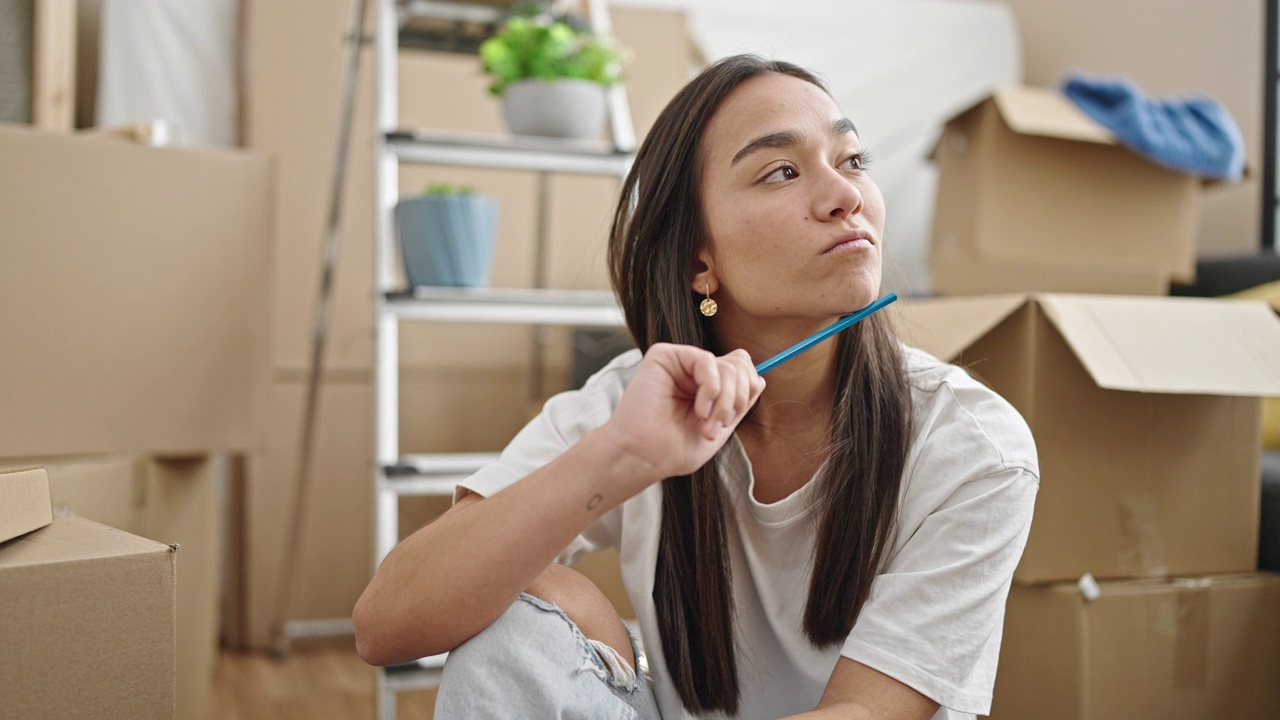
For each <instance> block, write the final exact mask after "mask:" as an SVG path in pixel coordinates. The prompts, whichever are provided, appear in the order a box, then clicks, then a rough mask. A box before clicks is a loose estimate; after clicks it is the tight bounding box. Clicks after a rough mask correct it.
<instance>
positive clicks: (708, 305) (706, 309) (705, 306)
mask: <svg viewBox="0 0 1280 720" xmlns="http://www.w3.org/2000/svg"><path fill="white" fill-rule="evenodd" d="M698 309H699V310H701V311H702V314H703V315H706V316H707V317H711V316H712V315H715V314H716V310H718V309H719V307H718V306H717V305H716V301H715V300H712V299H711V283H707V297H706V299H704V300H703V301H702V302H701V303H699V304H698Z"/></svg>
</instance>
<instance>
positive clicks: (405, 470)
mask: <svg viewBox="0 0 1280 720" xmlns="http://www.w3.org/2000/svg"><path fill="white" fill-rule="evenodd" d="M497 459H498V453H438V454H437V453H433V454H429V455H405V456H404V457H401V458H400V460H399V461H398V462H397V463H396V464H395V465H388V466H387V467H386V468H385V471H386V473H387V476H388V477H390V476H392V475H395V476H412V475H418V476H431V475H460V474H461V475H470V474H472V473H474V472H475V471H477V470H479V469H480V468H482V467H484V466H485V465H488V464H489V463H491V462H493V461H494V460H497Z"/></svg>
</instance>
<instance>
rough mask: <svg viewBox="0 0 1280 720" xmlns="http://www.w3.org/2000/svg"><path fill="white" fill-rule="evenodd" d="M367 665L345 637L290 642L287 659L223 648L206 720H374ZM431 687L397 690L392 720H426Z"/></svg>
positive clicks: (432, 694) (371, 677)
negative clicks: (394, 719) (396, 713)
mask: <svg viewBox="0 0 1280 720" xmlns="http://www.w3.org/2000/svg"><path fill="white" fill-rule="evenodd" d="M374 682H375V675H374V670H373V668H371V667H369V666H368V665H366V664H365V663H364V661H362V660H361V659H360V657H359V656H358V655H356V651H355V645H354V644H353V642H352V641H351V640H350V639H349V638H344V639H340V640H324V641H308V642H307V643H306V644H305V645H304V644H295V645H294V648H293V652H292V653H291V654H290V655H289V657H288V658H287V659H284V660H279V661H277V660H274V659H272V658H271V657H270V656H269V655H267V654H249V653H240V652H232V651H223V652H222V653H221V654H220V655H219V657H218V665H217V668H216V670H215V671H214V679H213V700H212V702H213V708H212V712H211V713H210V718H211V720H303V719H304V718H305V719H306V720H328V719H329V718H332V719H333V720H374V715H375V712H374V710H375V707H374ZM434 704H435V692H414V693H402V694H401V695H400V701H399V716H398V720H429V718H431V708H432V706H433V705H434Z"/></svg>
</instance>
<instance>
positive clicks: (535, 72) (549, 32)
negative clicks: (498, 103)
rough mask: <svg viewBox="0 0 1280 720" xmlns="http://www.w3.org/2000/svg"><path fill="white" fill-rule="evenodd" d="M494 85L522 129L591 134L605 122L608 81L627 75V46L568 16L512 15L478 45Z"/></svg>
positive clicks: (506, 112)
mask: <svg viewBox="0 0 1280 720" xmlns="http://www.w3.org/2000/svg"><path fill="white" fill-rule="evenodd" d="M480 58H481V61H482V62H483V66H484V71H485V72H486V73H488V74H490V75H492V76H493V82H492V84H491V85H490V86H489V92H491V93H493V94H494V95H498V96H500V97H501V98H502V112H503V116H504V117H505V118H506V121H507V127H508V128H509V129H510V130H511V132H513V133H515V134H517V135H545V136H551V137H563V138H594V137H598V136H599V135H600V132H601V131H602V130H603V129H604V123H605V120H606V113H605V88H607V87H610V86H611V85H614V84H615V83H617V82H618V81H619V80H620V79H621V78H622V65H623V62H624V60H625V53H624V51H623V50H622V49H621V48H620V47H619V46H618V45H617V44H616V43H615V42H614V41H613V39H612V38H610V37H607V36H604V35H600V34H596V33H592V32H590V31H589V30H588V29H587V28H585V27H584V26H583V25H582V23H581V21H580V20H577V19H576V18H574V17H573V16H570V15H562V16H558V17H557V16H552V15H549V14H547V13H537V14H525V15H517V16H515V17H512V18H509V19H508V20H507V21H506V22H505V23H503V25H502V26H501V27H500V28H499V29H498V32H497V33H495V34H494V35H493V36H492V37H490V38H489V39H487V40H485V41H484V43H483V44H482V45H481V46H480Z"/></svg>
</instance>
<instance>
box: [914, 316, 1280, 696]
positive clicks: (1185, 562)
mask: <svg viewBox="0 0 1280 720" xmlns="http://www.w3.org/2000/svg"><path fill="white" fill-rule="evenodd" d="M895 321H896V324H897V327H898V331H899V333H900V334H901V336H903V337H904V339H905V340H906V341H907V342H908V343H909V344H911V345H915V346H917V347H921V348H923V349H925V350H928V351H930V352H932V353H933V354H935V355H938V356H939V357H941V358H944V359H948V360H952V361H954V362H957V363H958V364H961V365H963V366H965V367H967V368H968V369H969V370H970V371H971V372H972V373H974V374H975V375H976V376H977V377H979V378H980V379H982V380H983V381H985V382H986V383H988V384H989V385H990V386H991V387H992V388H993V389H995V390H996V391H997V392H999V393H1001V395H1003V396H1004V397H1005V398H1006V399H1008V400H1009V402H1010V403H1012V404H1013V405H1014V407H1016V408H1017V409H1018V411H1019V412H1021V413H1022V415H1023V417H1024V418H1025V419H1026V420H1027V423H1028V425H1029V426H1030V427H1031V430H1032V433H1033V435H1034V436H1035V438H1036V445H1037V449H1038V451H1039V456H1040V470H1041V484H1040V492H1039V496H1038V498H1037V501H1036V512H1035V519H1034V521H1033V522H1032V529H1031V535H1030V537H1029V539H1028V542H1027V547H1026V552H1025V553H1024V555H1023V558H1022V561H1021V563H1020V564H1019V566H1018V568H1017V569H1016V571H1015V574H1014V580H1015V584H1014V588H1013V590H1012V592H1011V595H1010V599H1009V605H1008V615H1007V620H1006V636H1005V637H1006V641H1005V643H1004V647H1003V652H1002V656H1001V663H1000V668H1001V669H1000V680H999V682H997V684H996V698H995V704H994V707H993V711H992V717H995V718H1026V717H1054V718H1064V719H1065V718H1072V719H1075V718H1081V719H1083V718H1091V719H1096V718H1117V719H1119V718H1139V717H1142V718H1147V717H1178V718H1211V717H1224V716H1225V717H1235V718H1259V720H1261V718H1270V717H1275V715H1276V713H1277V712H1278V711H1280V685H1277V684H1276V683H1274V682H1269V681H1267V682H1264V681H1261V678H1270V679H1274V678H1275V677H1277V676H1280V652H1277V649H1280V622H1277V621H1276V619H1275V617H1274V612H1272V613H1271V615H1272V616H1273V617H1272V618H1270V619H1266V618H1260V617H1259V615H1260V613H1253V614H1241V613H1237V612H1235V609H1237V608H1249V607H1264V606H1266V604H1267V603H1270V607H1272V608H1274V607H1275V604H1274V603H1275V598H1276V596H1277V593H1280V579H1277V578H1276V577H1272V576H1269V575H1260V574H1253V573H1254V570H1255V567H1256V566H1255V563H1256V558H1257V549H1258V504H1259V497H1260V479H1259V454H1260V446H1259V443H1258V437H1259V434H1258V433H1259V424H1260V421H1261V400H1260V396H1264V395H1277V394H1280V321H1277V319H1276V317H1275V315H1274V314H1273V313H1272V312H1271V311H1270V309H1269V308H1268V307H1267V306H1266V305H1265V304H1263V303H1258V302H1236V301H1225V300H1194V299H1186V298H1136V297H1119V296H1090V295H1050V294H1043V295H1009V296H979V297H966V298H951V299H938V300H923V301H916V302H911V303H905V304H903V307H901V308H898V309H897V314H896V320H895ZM1231 574H1236V575H1231ZM1086 575H1089V576H1091V577H1093V578H1097V579H1099V580H1102V581H1103V582H1102V583H1101V586H1100V590H1099V591H1098V592H1097V593H1095V592H1093V590H1094V589H1095V588H1093V587H1090V586H1089V584H1088V583H1087V582H1086V583H1085V586H1086V589H1087V590H1089V593H1088V597H1085V596H1084V595H1082V592H1081V590H1080V589H1078V588H1077V586H1076V583H1077V581H1078V580H1080V579H1081V578H1082V577H1083V576H1086ZM1089 598H1092V599H1089ZM1120 629H1123V631H1120ZM1112 630H1115V631H1114V632H1113V631H1112ZM1135 658H1136V659H1140V660H1141V662H1135V661H1133V660H1134V659H1135ZM1246 666H1247V667H1246ZM1102 678H1105V680H1104V679H1102ZM1099 683H1103V684H1099ZM1166 690H1168V691H1169V692H1167V693H1166ZM1175 690H1176V692H1174V691H1175ZM1171 697H1172V698H1173V699H1172V700H1171V699H1170V698H1171ZM1048 698H1054V699H1053V700H1049V699H1048ZM1170 703H1172V704H1170ZM1171 707H1172V708H1177V710H1176V712H1171V711H1169V708H1171ZM1227 709H1230V713H1228V712H1226V710H1227ZM1054 713H1057V714H1054Z"/></svg>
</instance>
